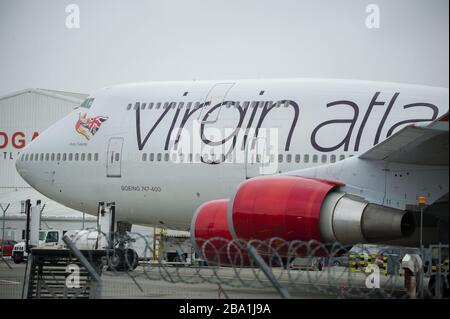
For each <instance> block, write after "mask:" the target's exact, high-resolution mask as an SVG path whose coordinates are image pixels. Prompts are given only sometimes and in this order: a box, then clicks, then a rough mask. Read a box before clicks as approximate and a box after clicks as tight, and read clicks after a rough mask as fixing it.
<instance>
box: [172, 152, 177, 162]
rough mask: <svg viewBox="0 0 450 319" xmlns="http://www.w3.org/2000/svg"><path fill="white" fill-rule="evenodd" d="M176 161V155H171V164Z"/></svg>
mask: <svg viewBox="0 0 450 319" xmlns="http://www.w3.org/2000/svg"><path fill="white" fill-rule="evenodd" d="M176 161H177V153H172V162H176Z"/></svg>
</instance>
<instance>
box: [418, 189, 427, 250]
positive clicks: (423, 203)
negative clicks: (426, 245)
mask: <svg viewBox="0 0 450 319" xmlns="http://www.w3.org/2000/svg"><path fill="white" fill-rule="evenodd" d="M426 203H427V202H426V199H425V197H424V196H420V197H419V208H420V249H423V210H424V208H425V206H426Z"/></svg>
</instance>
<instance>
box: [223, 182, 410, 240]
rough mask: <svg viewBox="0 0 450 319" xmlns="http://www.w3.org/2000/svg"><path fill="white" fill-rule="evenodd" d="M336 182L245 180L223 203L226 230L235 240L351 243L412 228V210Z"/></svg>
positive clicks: (394, 236) (397, 235) (388, 236)
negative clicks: (225, 204)
mask: <svg viewBox="0 0 450 319" xmlns="http://www.w3.org/2000/svg"><path fill="white" fill-rule="evenodd" d="M339 186H343V184H341V183H338V182H333V181H327V180H320V179H312V178H304V177H297V176H266V177H257V178H253V179H250V180H247V181H245V182H244V183H242V184H241V185H240V186H239V188H238V190H237V192H236V193H235V195H234V196H233V197H232V198H231V199H230V202H229V204H228V225H229V228H230V229H229V232H230V233H231V236H232V237H233V238H234V239H240V240H250V239H259V240H266V239H269V238H273V237H280V238H283V239H284V240H286V241H293V240H301V241H310V240H317V241H319V242H322V243H331V242H336V241H337V242H340V243H341V244H356V243H375V242H380V241H387V240H393V239H399V238H403V237H406V236H408V235H410V234H411V233H412V232H413V231H414V222H413V218H412V215H411V214H409V213H407V212H405V211H402V210H398V209H393V208H389V207H385V206H380V205H375V204H371V203H369V202H367V201H365V200H363V199H361V198H359V197H356V196H352V195H348V194H345V193H342V192H339V191H338V188H339Z"/></svg>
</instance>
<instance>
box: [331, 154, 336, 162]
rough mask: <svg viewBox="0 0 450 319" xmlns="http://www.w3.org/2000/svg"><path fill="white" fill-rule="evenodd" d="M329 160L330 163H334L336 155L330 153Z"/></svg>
mask: <svg viewBox="0 0 450 319" xmlns="http://www.w3.org/2000/svg"><path fill="white" fill-rule="evenodd" d="M330 162H331V163H336V155H331V156H330Z"/></svg>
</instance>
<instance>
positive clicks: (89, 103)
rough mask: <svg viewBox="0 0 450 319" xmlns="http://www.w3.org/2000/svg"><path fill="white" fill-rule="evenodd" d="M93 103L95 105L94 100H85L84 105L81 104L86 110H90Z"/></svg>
mask: <svg viewBox="0 0 450 319" xmlns="http://www.w3.org/2000/svg"><path fill="white" fill-rule="evenodd" d="M92 103H94V99H93V98H90V99H86V100H84V102H83V103H81V105H80V107H82V108H85V109H90V108H91V106H92Z"/></svg>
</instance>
